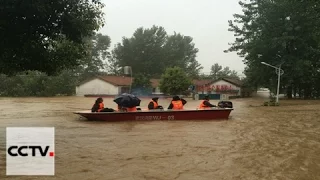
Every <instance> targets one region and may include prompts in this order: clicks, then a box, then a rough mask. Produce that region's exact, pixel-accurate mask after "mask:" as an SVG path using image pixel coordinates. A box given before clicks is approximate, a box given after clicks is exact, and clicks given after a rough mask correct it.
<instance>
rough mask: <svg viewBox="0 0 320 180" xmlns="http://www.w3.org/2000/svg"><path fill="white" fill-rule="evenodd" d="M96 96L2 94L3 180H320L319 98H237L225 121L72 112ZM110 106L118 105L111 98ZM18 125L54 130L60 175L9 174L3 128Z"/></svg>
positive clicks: (0, 165)
mask: <svg viewBox="0 0 320 180" xmlns="http://www.w3.org/2000/svg"><path fill="white" fill-rule="evenodd" d="M94 100H95V98H84V97H59V98H1V99H0V115H1V116H0V137H1V138H0V179H30V180H31V179H59V180H60V179H65V180H73V179H74V180H84V179H88V180H91V179H92V180H93V179H101V180H111V179H114V180H140V179H147V180H171V179H179V180H207V179H208V180H231V179H244V180H316V179H320V111H319V109H320V101H300V100H291V101H281V104H282V105H281V106H280V107H263V106H261V104H262V103H263V100H262V99H237V100H233V103H234V106H235V107H234V108H235V110H234V111H233V112H231V116H230V120H225V121H150V122H112V123H107V122H101V121H100V122H97V121H87V120H85V119H80V118H79V116H77V115H74V114H72V112H73V111H79V110H87V109H90V108H91V106H92V104H93V102H94ZM159 101H160V104H161V105H163V106H164V107H167V106H168V102H169V101H168V100H162V99H160V100H159ZM199 102H200V101H191V100H189V102H188V104H187V105H186V108H195V107H197V106H198V104H199ZM213 102H214V103H217V101H213ZM147 103H148V100H147V99H145V100H143V102H142V107H146V105H147ZM105 105H106V106H107V107H113V108H115V107H116V106H115V104H114V103H112V100H111V99H105ZM12 126H14V127H15V126H50V127H55V128H56V145H55V153H56V156H55V160H56V172H55V173H56V175H55V176H54V177H38V178H36V177H33V176H30V177H23V176H19V177H14V176H12V177H6V176H5V128H6V127H12Z"/></svg>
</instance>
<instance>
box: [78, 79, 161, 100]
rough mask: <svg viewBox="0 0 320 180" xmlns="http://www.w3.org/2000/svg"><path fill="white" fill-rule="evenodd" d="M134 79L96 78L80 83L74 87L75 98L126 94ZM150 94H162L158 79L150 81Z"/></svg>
mask: <svg viewBox="0 0 320 180" xmlns="http://www.w3.org/2000/svg"><path fill="white" fill-rule="evenodd" d="M133 80H134V78H132V79H131V77H126V76H98V77H94V78H91V79H88V80H86V81H84V82H81V83H80V84H79V85H78V86H77V87H76V95H77V96H85V95H119V94H122V93H128V92H129V90H130V85H131V81H133ZM150 81H151V84H152V94H162V93H161V92H160V88H159V81H160V80H159V79H151V80H150Z"/></svg>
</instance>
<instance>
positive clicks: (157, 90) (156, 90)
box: [152, 87, 163, 94]
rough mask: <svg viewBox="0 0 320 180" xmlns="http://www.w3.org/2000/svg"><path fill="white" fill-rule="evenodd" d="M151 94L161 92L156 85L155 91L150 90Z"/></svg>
mask: <svg viewBox="0 0 320 180" xmlns="http://www.w3.org/2000/svg"><path fill="white" fill-rule="evenodd" d="M152 94H163V93H162V92H161V91H160V88H159V87H156V88H155V91H154V92H152Z"/></svg>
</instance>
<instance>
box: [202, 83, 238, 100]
mask: <svg viewBox="0 0 320 180" xmlns="http://www.w3.org/2000/svg"><path fill="white" fill-rule="evenodd" d="M196 88H197V90H196V91H197V92H198V94H217V95H220V96H227V97H226V98H228V97H229V96H241V89H242V82H241V81H240V80H237V79H231V78H222V79H219V80H215V81H212V80H211V81H210V80H204V81H202V82H201V81H199V82H197V83H196Z"/></svg>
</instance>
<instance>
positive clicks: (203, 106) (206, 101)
mask: <svg viewBox="0 0 320 180" xmlns="http://www.w3.org/2000/svg"><path fill="white" fill-rule="evenodd" d="M209 100H210V98H209V95H205V96H204V99H203V100H202V101H201V103H200V105H199V109H211V108H212V107H217V106H216V105H213V104H211V103H210V102H209Z"/></svg>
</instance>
